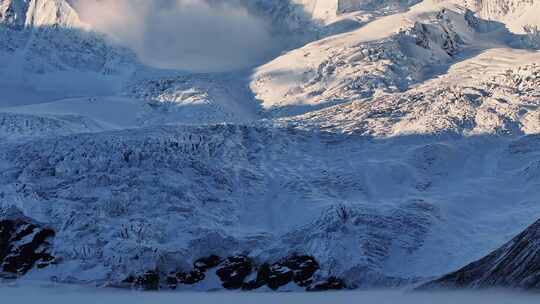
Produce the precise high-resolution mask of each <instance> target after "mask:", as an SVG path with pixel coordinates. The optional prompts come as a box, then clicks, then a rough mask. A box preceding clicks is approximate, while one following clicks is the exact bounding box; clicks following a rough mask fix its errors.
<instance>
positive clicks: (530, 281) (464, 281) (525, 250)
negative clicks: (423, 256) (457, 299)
mask: <svg viewBox="0 0 540 304" xmlns="http://www.w3.org/2000/svg"><path fill="white" fill-rule="evenodd" d="M436 287H447V288H448V287H452V288H487V287H491V288H493V287H512V288H522V289H538V288H540V221H538V222H536V223H534V224H533V225H531V226H529V227H528V228H527V229H525V231H523V232H522V233H520V234H519V235H518V236H516V237H515V238H514V239H512V240H511V241H510V242H508V243H506V244H504V245H503V246H501V247H500V248H499V249H497V250H495V251H494V252H492V253H490V254H489V255H488V256H486V257H485V258H483V259H480V260H478V261H476V262H473V263H471V264H469V265H467V266H465V267H463V268H462V269H460V270H458V271H456V272H453V273H451V274H448V275H445V276H443V277H442V278H440V279H437V280H435V281H433V282H431V283H428V284H427V285H425V286H423V287H422V288H436Z"/></svg>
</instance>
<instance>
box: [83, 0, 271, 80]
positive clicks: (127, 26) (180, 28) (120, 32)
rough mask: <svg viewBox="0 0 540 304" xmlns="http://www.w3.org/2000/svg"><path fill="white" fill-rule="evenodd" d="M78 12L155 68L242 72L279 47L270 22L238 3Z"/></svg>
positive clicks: (87, 2)
mask: <svg viewBox="0 0 540 304" xmlns="http://www.w3.org/2000/svg"><path fill="white" fill-rule="evenodd" d="M75 8H76V10H77V11H78V12H79V14H80V16H81V18H82V19H83V21H85V22H87V23H90V24H91V25H92V26H93V27H94V29H96V30H98V31H100V32H104V33H107V34H109V36H111V37H112V38H113V39H114V40H115V41H116V42H119V43H121V44H123V45H125V46H127V47H129V48H131V49H133V50H134V51H135V52H136V53H137V55H138V56H139V58H140V59H141V60H142V61H143V62H144V63H146V64H148V65H151V66H154V67H160V68H173V69H184V70H190V71H202V72H215V71H225V70H232V69H241V68H245V67H249V66H252V65H255V64H258V63H260V62H261V61H263V60H265V59H267V57H268V56H269V55H270V54H272V53H273V52H274V51H275V47H276V46H275V41H273V39H272V37H271V35H270V34H269V26H268V25H267V24H266V22H265V21H264V20H262V19H261V18H259V17H255V16H253V15H252V14H250V13H249V12H248V11H247V9H245V8H244V7H242V6H241V5H239V4H237V3H236V0H223V1H212V2H208V0H152V1H148V0H76V3H75Z"/></svg>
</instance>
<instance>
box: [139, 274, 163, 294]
mask: <svg viewBox="0 0 540 304" xmlns="http://www.w3.org/2000/svg"><path fill="white" fill-rule="evenodd" d="M159 280H160V277H159V272H158V271H147V272H146V273H145V274H143V275H141V276H139V277H137V278H136V279H135V282H134V283H135V284H136V286H137V287H138V288H141V289H143V290H159Z"/></svg>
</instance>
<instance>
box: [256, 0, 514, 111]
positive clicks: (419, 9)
mask: <svg viewBox="0 0 540 304" xmlns="http://www.w3.org/2000/svg"><path fill="white" fill-rule="evenodd" d="M477 23H478V24H477ZM482 23H483V21H481V20H478V19H476V17H474V16H473V15H472V14H469V13H467V12H466V11H465V10H463V9H462V8H458V7H452V9H444V7H443V6H438V5H436V4H433V3H431V2H429V1H428V2H427V3H422V4H419V5H417V6H415V7H414V8H413V9H411V11H409V12H406V13H402V14H395V15H390V16H387V17H383V18H380V19H378V20H376V21H373V22H371V23H369V24H367V25H366V26H364V27H361V28H360V29H358V30H356V31H353V32H349V33H345V34H342V35H339V36H335V37H330V38H327V39H324V40H321V41H317V42H314V43H312V44H309V45H307V46H306V47H303V48H301V49H297V50H294V51H292V52H290V53H287V54H285V55H283V56H281V57H279V58H277V59H275V60H274V61H272V62H270V63H268V64H266V65H264V66H262V67H261V68H259V69H258V70H257V72H256V74H255V75H254V79H253V81H252V83H251V88H252V90H253V91H254V92H255V93H256V94H257V95H256V97H257V98H258V99H259V100H261V101H262V104H263V107H264V108H265V109H266V110H268V111H270V112H272V114H274V115H276V116H289V115H291V114H300V113H304V112H308V111H311V110H313V109H317V108H321V107H326V106H329V105H333V104H337V103H343V102H348V101H353V100H355V101H356V100H362V99H366V98H371V97H372V96H373V95H375V94H380V93H385V92H390V93H392V92H400V91H404V90H407V89H408V88H409V87H410V86H411V85H413V84H415V83H417V82H419V81H422V80H425V79H426V78H428V77H429V76H430V75H429V74H428V75H426V74H427V73H428V72H429V71H430V70H431V69H433V68H434V67H439V68H440V67H441V66H442V67H444V66H445V65H447V64H449V63H450V62H452V60H455V59H454V58H453V57H455V56H457V55H459V54H460V53H465V52H468V51H470V49H474V50H477V49H478V48H486V47H487V46H486V45H487V44H489V45H490V46H492V45H495V44H496V43H497V42H498V41H501V40H503V38H500V39H498V38H496V37H497V36H496V35H493V33H482V29H483V28H478V27H479V26H481V25H482ZM498 30H499V31H502V29H498ZM500 36H505V35H504V34H503V33H501V34H500ZM473 41H474V43H473ZM500 44H502V42H500Z"/></svg>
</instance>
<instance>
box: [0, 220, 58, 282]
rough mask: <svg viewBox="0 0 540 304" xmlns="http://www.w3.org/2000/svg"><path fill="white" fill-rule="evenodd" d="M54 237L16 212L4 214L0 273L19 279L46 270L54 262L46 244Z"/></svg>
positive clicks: (1, 223) (47, 229) (0, 229)
mask: <svg viewBox="0 0 540 304" xmlns="http://www.w3.org/2000/svg"><path fill="white" fill-rule="evenodd" d="M54 235H55V233H54V230H52V229H50V228H45V227H42V226H41V225H39V224H38V223H36V222H35V221H33V220H31V219H29V218H27V217H25V216H24V215H22V213H20V212H19V211H18V210H15V209H12V210H10V211H8V212H7V213H6V214H4V215H2V218H1V219H0V270H1V271H2V272H4V273H11V274H16V275H23V274H25V273H27V272H28V271H29V270H31V269H32V268H34V267H37V268H44V267H47V266H48V265H50V264H51V263H52V262H53V260H54V257H53V256H52V254H51V245H50V243H49V240H50V239H51V238H52V237H54Z"/></svg>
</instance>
